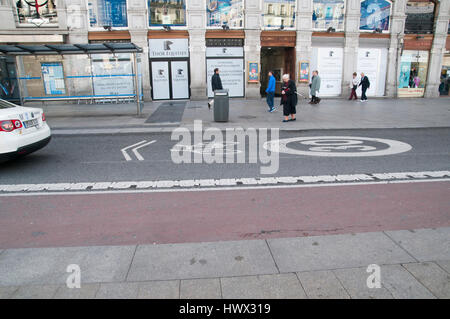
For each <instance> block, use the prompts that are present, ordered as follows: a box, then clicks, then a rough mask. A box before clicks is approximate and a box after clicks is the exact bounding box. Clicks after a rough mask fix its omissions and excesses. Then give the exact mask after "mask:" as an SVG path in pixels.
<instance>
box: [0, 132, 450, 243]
mask: <svg viewBox="0 0 450 319" xmlns="http://www.w3.org/2000/svg"><path fill="white" fill-rule="evenodd" d="M280 134H281V135H280V139H282V140H285V139H287V138H298V139H297V140H296V141H291V142H290V143H287V142H289V141H286V140H285V141H286V143H281V144H284V145H286V146H287V148H283V147H281V148H280V149H278V151H279V152H280V153H278V154H279V155H280V163H279V164H280V165H279V170H278V171H277V172H276V173H275V174H273V175H261V171H260V167H261V163H253V164H251V163H250V164H249V163H246V164H205V163H198V164H175V163H173V161H172V157H171V153H172V151H171V150H172V149H173V148H174V145H175V144H177V142H176V141H171V139H170V134H167V133H165V134H163V133H160V134H130V135H83V136H55V137H54V138H53V140H52V141H51V143H50V144H49V145H48V146H47V147H46V148H45V149H43V150H41V151H39V152H36V153H35V154H32V155H30V156H27V157H24V158H22V159H18V160H15V161H13V162H10V163H7V164H2V165H1V167H0V185H2V184H3V185H4V184H13V185H15V184H32V183H56V182H60V183H69V182H115V181H154V180H181V179H199V178H214V179H219V178H242V177H261V176H264V177H270V176H283V177H285V176H308V175H327V174H355V173H361V174H370V173H387V172H422V171H448V170H450V129H447V128H439V129H390V130H337V131H329V130H327V131H307V132H298V131H297V132H282V133H280ZM324 136H327V137H326V138H323V137H324ZM333 136H334V138H333ZM373 139H376V140H373ZM380 139H382V140H380ZM386 139H388V140H389V141H386ZM143 141H146V142H143ZM153 141H154V142H153ZM139 143H140V144H139ZM148 143H150V144H148ZM386 143H387V144H386ZM147 144H148V145H147ZM281 144H280V145H281ZM133 145H134V146H133ZM143 145H145V146H143ZM128 146H133V147H130V148H128V149H126V148H127V147H128ZM140 146H142V147H141V148H139V147H140ZM124 149H125V150H124ZM133 149H135V151H136V152H133ZM192 149H193V150H196V148H192ZM202 149H203V150H204V148H197V150H202ZM122 150H124V152H125V154H127V155H124V152H122ZM299 152H301V154H302V155H299V154H290V153H299ZM371 152H372V155H374V154H380V152H381V154H385V155H380V156H367V155H370V153H371ZM375 152H378V153H375ZM318 153H323V154H322V155H326V156H316V155H318ZM343 153H346V154H344V155H345V156H343ZM349 153H354V154H353V155H352V154H349ZM361 153H365V154H363V155H365V156H360V155H361ZM330 154H331V155H332V156H330ZM358 154H359V155H358ZM312 155H315V156H312ZM127 156H128V157H127ZM127 159H128V160H127ZM139 159H141V160H139ZM316 186H317V187H314V186H308V185H303V187H300V186H299V185H291V186H289V187H285V188H273V187H270V188H263V187H254V188H247V189H246V188H242V187H241V188H239V187H236V188H235V189H233V188H231V189H214V190H213V189H201V190H194V191H168V190H167V191H164V190H163V191H161V192H145V193H140V192H133V191H131V192H127V193H123V192H105V193H93V192H88V191H87V192H80V193H77V194H69V193H66V192H64V191H62V192H60V193H58V194H45V193H42V194H27V193H16V194H5V193H3V194H0V249H3V248H21V247H51V246H86V245H122V244H148V243H182V242H202V241H217V240H238V239H261V238H274V237H296V236H310V235H322V234H343V233H356V232H366V231H384V230H397V229H414V228H433V227H448V226H450V181H449V179H448V178H447V179H445V180H440V181H436V180H435V181H421V182H419V181H418V180H415V181H401V182H400V183H389V184H383V183H374V184H371V183H367V184H360V185H350V184H348V185H337V184H336V185H335V184H331V185H328V186H323V185H316Z"/></svg>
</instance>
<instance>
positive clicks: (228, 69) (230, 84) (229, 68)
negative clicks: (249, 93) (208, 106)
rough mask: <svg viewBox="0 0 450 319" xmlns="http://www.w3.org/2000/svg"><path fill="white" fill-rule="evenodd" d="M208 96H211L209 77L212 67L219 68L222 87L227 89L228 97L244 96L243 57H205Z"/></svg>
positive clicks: (212, 70)
mask: <svg viewBox="0 0 450 319" xmlns="http://www.w3.org/2000/svg"><path fill="white" fill-rule="evenodd" d="M206 66H207V85H208V97H213V96H214V94H213V91H212V88H211V77H212V76H213V74H214V69H215V68H219V72H220V78H221V80H222V86H223V88H224V89H228V90H229V96H230V97H243V96H244V59H242V58H240V59H206Z"/></svg>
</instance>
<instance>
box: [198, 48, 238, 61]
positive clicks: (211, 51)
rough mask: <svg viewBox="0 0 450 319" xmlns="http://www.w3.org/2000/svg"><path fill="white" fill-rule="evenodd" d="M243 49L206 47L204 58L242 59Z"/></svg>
mask: <svg viewBox="0 0 450 319" xmlns="http://www.w3.org/2000/svg"><path fill="white" fill-rule="evenodd" d="M243 56H244V48H243V47H207V48H206V57H207V58H210V57H211V58H218V57H243Z"/></svg>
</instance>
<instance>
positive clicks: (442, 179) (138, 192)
mask: <svg viewBox="0 0 450 319" xmlns="http://www.w3.org/2000/svg"><path fill="white" fill-rule="evenodd" d="M431 182H450V178H432V179H416V180H400V181H392V180H387V181H373V182H348V183H323V184H295V185H292V184H291V185H270V186H234V187H208V188H177V189H174V188H168V189H133V190H106V191H78V192H76V191H75V192H73V191H66V192H33V193H10V194H8V193H0V197H18V196H49V195H52V196H53V195H100V194H140V193H171V192H208V191H234V190H241V191H242V190H257V189H277V188H305V187H311V188H312V187H333V186H336V187H342V186H364V185H388V184H409V183H431Z"/></svg>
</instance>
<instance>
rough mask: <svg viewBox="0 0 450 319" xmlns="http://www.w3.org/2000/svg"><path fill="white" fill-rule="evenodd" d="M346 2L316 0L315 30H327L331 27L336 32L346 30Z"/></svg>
mask: <svg viewBox="0 0 450 319" xmlns="http://www.w3.org/2000/svg"><path fill="white" fill-rule="evenodd" d="M344 14H345V4H344V0H314V2H313V16H312V20H313V28H314V29H320V30H326V29H328V28H330V27H332V28H335V29H336V30H342V29H344Z"/></svg>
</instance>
